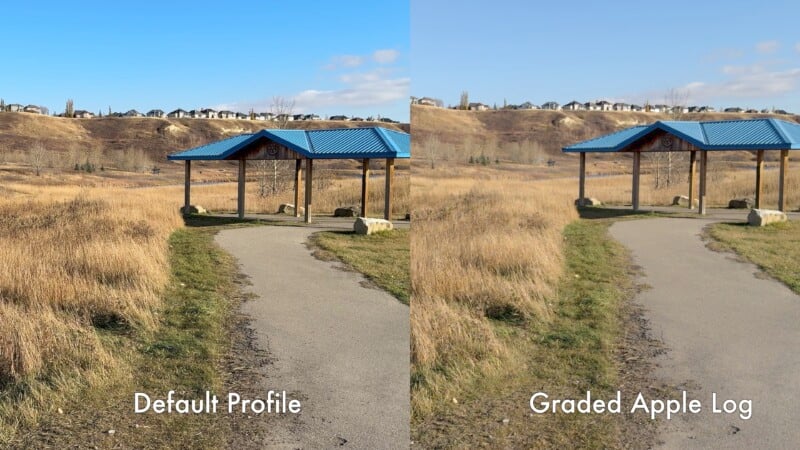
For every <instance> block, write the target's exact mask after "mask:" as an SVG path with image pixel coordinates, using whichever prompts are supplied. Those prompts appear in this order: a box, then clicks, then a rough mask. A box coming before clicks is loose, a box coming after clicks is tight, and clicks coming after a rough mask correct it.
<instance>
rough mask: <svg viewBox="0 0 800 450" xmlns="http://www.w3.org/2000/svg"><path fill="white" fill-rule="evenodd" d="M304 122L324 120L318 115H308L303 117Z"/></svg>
mask: <svg viewBox="0 0 800 450" xmlns="http://www.w3.org/2000/svg"><path fill="white" fill-rule="evenodd" d="M303 120H322V118H321V117H320V116H318V115H316V114H306V115H305V116H303Z"/></svg>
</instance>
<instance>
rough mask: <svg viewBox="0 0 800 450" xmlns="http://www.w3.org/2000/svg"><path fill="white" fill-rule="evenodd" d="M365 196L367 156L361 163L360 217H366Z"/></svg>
mask: <svg viewBox="0 0 800 450" xmlns="http://www.w3.org/2000/svg"><path fill="white" fill-rule="evenodd" d="M367 197H369V158H364V161H363V162H362V164H361V217H367Z"/></svg>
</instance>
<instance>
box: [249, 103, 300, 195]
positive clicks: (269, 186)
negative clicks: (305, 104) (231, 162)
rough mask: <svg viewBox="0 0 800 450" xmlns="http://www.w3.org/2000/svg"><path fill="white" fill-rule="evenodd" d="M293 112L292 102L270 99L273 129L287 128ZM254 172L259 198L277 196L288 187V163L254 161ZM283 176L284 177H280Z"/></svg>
mask: <svg viewBox="0 0 800 450" xmlns="http://www.w3.org/2000/svg"><path fill="white" fill-rule="evenodd" d="M293 110H294V100H290V99H287V98H285V97H272V101H271V102H270V113H272V114H273V116H274V118H275V119H274V125H273V127H274V128H279V129H285V128H287V127H288V124H289V118H290V117H291V115H292V111H293ZM254 165H255V168H256V172H257V174H258V194H259V195H260V196H261V197H267V196H269V195H277V194H278V193H279V192H282V191H284V190H285V189H287V188H288V186H289V184H290V183H289V179H288V177H287V176H286V173H287V170H288V167H289V165H290V164H289V161H278V160H271V161H265V160H261V161H255V162H254ZM281 174H283V175H284V176H281Z"/></svg>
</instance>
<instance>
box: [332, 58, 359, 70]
mask: <svg viewBox="0 0 800 450" xmlns="http://www.w3.org/2000/svg"><path fill="white" fill-rule="evenodd" d="M364 61H365V58H364V57H363V56H359V55H336V56H334V57H332V58H331V60H330V62H328V64H326V65H325V66H323V67H324V68H325V69H326V70H336V69H341V68H343V67H344V68H353V67H358V66H360V65H362V64H364Z"/></svg>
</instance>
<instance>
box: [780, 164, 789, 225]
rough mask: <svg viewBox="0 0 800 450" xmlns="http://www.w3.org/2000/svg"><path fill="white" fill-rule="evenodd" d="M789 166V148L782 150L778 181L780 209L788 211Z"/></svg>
mask: <svg viewBox="0 0 800 450" xmlns="http://www.w3.org/2000/svg"><path fill="white" fill-rule="evenodd" d="M788 166H789V150H781V174H780V180H779V181H778V183H779V184H778V209H779V210H781V211H783V212H786V203H787V202H786V175H787V174H788V173H787V172H786V170H787V169H788Z"/></svg>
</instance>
